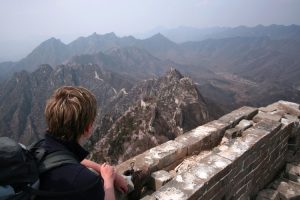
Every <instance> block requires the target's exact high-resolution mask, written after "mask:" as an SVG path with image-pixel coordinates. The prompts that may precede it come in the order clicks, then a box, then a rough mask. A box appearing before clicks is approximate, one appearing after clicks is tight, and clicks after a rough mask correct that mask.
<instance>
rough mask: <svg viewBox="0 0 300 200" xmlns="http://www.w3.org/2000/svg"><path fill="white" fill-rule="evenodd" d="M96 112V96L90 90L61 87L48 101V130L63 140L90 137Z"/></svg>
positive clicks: (46, 110) (46, 109) (46, 115)
mask: <svg viewBox="0 0 300 200" xmlns="http://www.w3.org/2000/svg"><path fill="white" fill-rule="evenodd" d="M96 112H97V102H96V98H95V96H94V95H93V94H92V93H91V92H90V91H89V90H87V89H86V88H83V87H75V86H63V87H60V88H58V89H57V90H55V91H54V93H53V94H52V96H51V97H50V98H49V99H48V101H47V103H46V108H45V117H46V122H47V125H48V132H49V134H51V135H53V136H55V137H57V138H59V139H62V140H73V141H79V140H80V139H81V138H82V137H83V136H85V137H89V136H90V135H91V129H92V124H93V122H94V120H95V117H96Z"/></svg>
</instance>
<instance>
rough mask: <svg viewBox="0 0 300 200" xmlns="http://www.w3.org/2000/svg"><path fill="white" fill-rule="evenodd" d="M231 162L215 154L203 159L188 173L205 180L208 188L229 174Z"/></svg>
mask: <svg viewBox="0 0 300 200" xmlns="http://www.w3.org/2000/svg"><path fill="white" fill-rule="evenodd" d="M231 164H232V161H231V160H229V159H227V158H224V157H221V156H219V155H217V154H210V155H209V156H207V157H205V158H203V159H202V160H201V161H200V162H199V164H197V165H195V166H193V167H192V168H190V169H189V170H188V171H189V172H190V173H191V174H194V175H195V176H197V177H198V178H200V179H202V180H205V181H206V185H207V186H209V185H210V184H211V183H213V182H214V181H218V180H221V179H222V178H224V177H225V176H227V175H228V174H229V171H230V167H231Z"/></svg>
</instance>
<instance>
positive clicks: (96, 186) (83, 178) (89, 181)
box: [74, 165, 104, 199]
mask: <svg viewBox="0 0 300 200" xmlns="http://www.w3.org/2000/svg"><path fill="white" fill-rule="evenodd" d="M77 167H78V169H79V171H78V174H77V176H76V177H75V179H74V188H77V189H79V190H82V192H81V196H82V197H84V198H85V199H104V188H103V179H102V178H101V176H100V175H99V174H97V173H96V172H93V171H91V170H90V169H88V168H86V167H85V166H83V165H81V166H77Z"/></svg>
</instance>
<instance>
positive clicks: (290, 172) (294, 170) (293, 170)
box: [285, 164, 300, 183]
mask: <svg viewBox="0 0 300 200" xmlns="http://www.w3.org/2000/svg"><path fill="white" fill-rule="evenodd" d="M285 174H286V176H287V178H288V179H289V180H291V181H294V182H298V183H300V166H297V165H293V164H287V165H286V168H285Z"/></svg>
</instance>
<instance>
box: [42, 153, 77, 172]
mask: <svg viewBox="0 0 300 200" xmlns="http://www.w3.org/2000/svg"><path fill="white" fill-rule="evenodd" d="M78 163H79V161H78V160H77V159H76V157H75V155H74V154H72V153H71V152H68V151H56V152H52V153H49V154H48V155H46V156H44V157H43V158H42V160H41V161H40V163H39V172H40V174H42V173H44V172H46V171H48V170H50V169H53V168H56V167H60V166H62V165H65V164H78Z"/></svg>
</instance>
